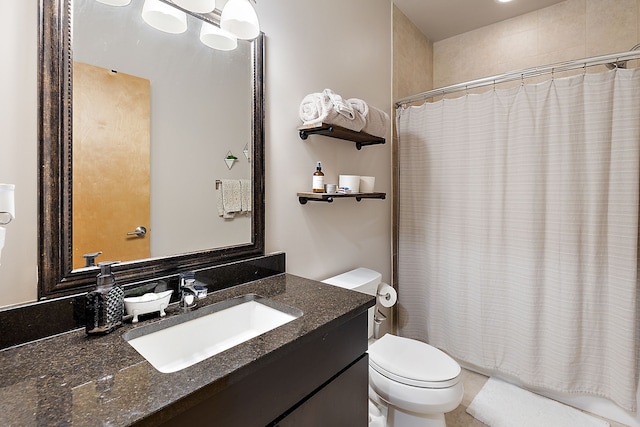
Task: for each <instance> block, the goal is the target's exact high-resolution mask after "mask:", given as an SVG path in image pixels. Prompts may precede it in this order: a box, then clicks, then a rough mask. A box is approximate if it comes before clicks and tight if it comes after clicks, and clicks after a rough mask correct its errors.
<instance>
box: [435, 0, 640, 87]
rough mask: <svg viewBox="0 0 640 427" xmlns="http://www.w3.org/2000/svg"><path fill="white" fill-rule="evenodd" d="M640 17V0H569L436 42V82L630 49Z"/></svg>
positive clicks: (442, 83) (639, 28)
mask: <svg viewBox="0 0 640 427" xmlns="http://www.w3.org/2000/svg"><path fill="white" fill-rule="evenodd" d="M639 22H640V0H566V1H564V2H561V3H558V4H556V5H553V6H550V7H547V8H544V9H541V10H539V11H536V12H531V13H527V14H525V15H521V16H518V17H515V18H512V19H508V20H506V21H502V22H499V23H497V24H493V25H489V26H486V27H483V28H480V29H477V30H474V31H470V32H468V33H464V34H460V35H458V36H454V37H451V38H448V39H445V40H442V41H439V42H436V43H434V45H433V85H434V88H438V87H442V86H447V85H450V84H454V83H462V82H465V81H468V80H473V79H478V78H481V77H487V76H491V75H496V74H500V73H505V72H508V71H512V70H518V69H522V68H529V67H534V66H539V65H547V64H553V63H556V62H561V61H568V60H573V59H581V58H586V57H591V56H597V55H605V54H609V53H615V52H625V51H628V50H630V49H631V48H632V47H633V46H634V45H636V44H637V43H639V42H640V24H639ZM604 70H605V68H604V66H599V67H593V68H590V69H588V70H587V71H588V72H594V71H604ZM516 84H517V83H516Z"/></svg>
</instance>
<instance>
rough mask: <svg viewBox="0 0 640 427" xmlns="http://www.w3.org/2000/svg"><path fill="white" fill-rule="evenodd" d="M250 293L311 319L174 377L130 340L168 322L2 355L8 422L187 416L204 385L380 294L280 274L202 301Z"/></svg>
mask: <svg viewBox="0 0 640 427" xmlns="http://www.w3.org/2000/svg"><path fill="white" fill-rule="evenodd" d="M248 293H255V294H258V295H261V296H264V297H268V298H270V299H273V300H276V301H279V302H281V303H283V304H286V305H289V306H291V307H294V308H298V309H300V310H302V311H303V313H304V314H303V316H302V317H300V318H298V319H295V320H293V321H291V322H289V323H287V324H285V325H283V326H281V327H279V328H276V329H274V330H272V331H269V332H267V333H265V334H263V335H261V336H258V337H256V338H253V339H251V340H249V341H247V342H245V343H243V344H240V345H238V346H236V347H234V348H231V349H229V350H227V351H225V352H222V353H219V354H217V355H214V356H212V357H210V358H208V359H206V360H204V361H202V362H199V363H197V364H195V365H193V366H190V367H187V368H185V369H183V370H180V371H178V372H174V373H168V374H165V373H161V372H159V371H157V370H156V369H155V368H153V367H152V366H151V364H150V363H149V362H147V361H146V360H145V359H144V358H143V357H142V356H141V355H140V354H138V352H136V351H135V350H134V349H133V347H131V346H130V345H128V344H127V343H126V342H125V341H124V339H123V338H122V335H123V334H124V333H125V332H127V331H129V330H131V329H134V328H136V327H139V326H143V325H147V324H149V323H152V322H158V321H162V319H160V318H153V319H149V320H143V321H141V322H140V323H138V324H136V325H132V324H130V323H129V324H125V325H124V326H123V327H121V328H119V329H117V330H116V331H115V332H112V333H111V334H109V335H105V336H91V337H90V336H87V335H86V334H85V332H84V329H82V330H76V331H72V332H68V333H64V334H61V335H57V336H54V337H50V338H46V339H43V340H40V341H36V342H32V343H28V344H24V345H21V346H17V347H14V348H9V349H6V350H3V351H0V425H3V426H54V425H74V426H98V425H105V426H106V425H108V426H126V425H130V424H134V423H137V422H139V421H142V420H144V419H145V418H146V417H148V416H149V415H151V414H156V413H157V412H159V411H162V410H166V409H167V408H168V407H169V406H171V411H172V412H173V411H177V412H179V411H180V410H181V405H186V406H188V405H190V403H189V399H188V398H187V399H185V398H186V397H187V396H189V395H191V394H193V393H195V392H197V391H201V390H203V389H204V388H206V389H207V393H215V391H216V390H217V389H218V390H219V389H222V388H224V387H227V386H229V385H230V384H233V383H234V382H235V381H239V380H240V379H242V378H244V377H245V376H247V375H249V374H251V373H252V372H255V371H257V370H259V369H261V367H263V366H265V365H266V364H267V363H269V361H270V360H272V359H273V358H276V357H279V356H278V353H279V352H285V351H287V349H289V350H291V349H293V348H295V347H296V346H299V345H300V346H301V345H303V344H304V343H305V342H307V341H308V340H311V339H317V337H318V335H317V333H320V334H321V333H322V331H323V330H325V329H327V330H328V329H329V328H332V327H333V326H335V325H338V324H341V323H342V322H345V321H347V320H349V319H352V318H353V317H355V316H356V315H358V314H360V313H362V312H363V311H365V310H366V309H367V308H369V307H371V306H373V304H374V303H375V300H374V298H373V297H372V296H368V295H365V294H361V293H358V292H353V291H349V290H346V289H341V288H337V287H334V286H330V285H326V284H323V283H320V282H317V281H314V280H309V279H304V278H301V277H297V276H293V275H290V274H280V275H277V276H273V277H269V278H266V279H261V280H257V281H254V282H250V283H246V284H243V285H240V286H235V287H232V288H229V289H225V290H222V291H218V292H214V293H210V294H209V295H208V296H207V297H206V298H205V299H204V300H201V301H200V302H199V304H201V305H208V304H213V303H216V302H219V301H223V300H226V299H228V298H232V297H236V296H239V295H244V294H248ZM179 314H180V312H179V309H178V307H176V306H175V305H172V306H171V307H169V308H168V309H167V317H170V316H174V315H179ZM194 339H197V337H194ZM167 345H168V346H170V345H171V343H167ZM186 406H185V407H186Z"/></svg>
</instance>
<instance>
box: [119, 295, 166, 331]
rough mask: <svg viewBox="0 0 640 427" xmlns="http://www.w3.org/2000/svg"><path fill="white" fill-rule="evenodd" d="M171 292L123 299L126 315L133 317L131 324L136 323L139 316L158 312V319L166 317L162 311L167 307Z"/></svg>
mask: <svg viewBox="0 0 640 427" xmlns="http://www.w3.org/2000/svg"><path fill="white" fill-rule="evenodd" d="M172 293H173V290H169V291H164V292H159V293H157V294H156V293H153V292H149V293H146V294H144V295H142V296H139V297H127V298H125V299H124V308H125V309H126V310H127V314H129V315H131V314H132V315H133V320H132V322H133V323H138V316H139V315H141V314H147V313H153V312H154V311H159V312H160V317H164V316H166V313H165V312H164V309H165V308H167V306H168V305H169V300H170V299H171V294H172Z"/></svg>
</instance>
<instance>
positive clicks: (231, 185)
mask: <svg viewBox="0 0 640 427" xmlns="http://www.w3.org/2000/svg"><path fill="white" fill-rule="evenodd" d="M241 209H242V187H241V186H240V181H239V180H237V179H222V180H220V189H219V190H218V215H220V216H221V217H223V218H233V217H234V216H235V214H236V212H240V211H241Z"/></svg>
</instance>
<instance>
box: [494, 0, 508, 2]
mask: <svg viewBox="0 0 640 427" xmlns="http://www.w3.org/2000/svg"><path fill="white" fill-rule="evenodd" d="M495 1H496V3H510V2H511V0H495Z"/></svg>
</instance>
